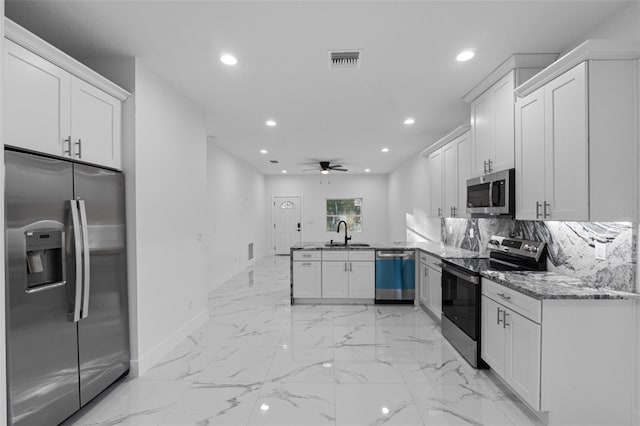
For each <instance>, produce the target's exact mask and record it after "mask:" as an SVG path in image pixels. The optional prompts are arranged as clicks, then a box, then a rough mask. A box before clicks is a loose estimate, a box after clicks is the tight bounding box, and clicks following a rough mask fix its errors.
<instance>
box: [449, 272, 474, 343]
mask: <svg viewBox="0 0 640 426" xmlns="http://www.w3.org/2000/svg"><path fill="white" fill-rule="evenodd" d="M442 314H443V315H445V316H446V317H447V318H448V319H449V320H450V321H451V322H453V323H454V324H455V325H456V326H457V327H458V328H459V329H460V330H462V331H463V332H464V333H465V334H466V335H467V336H469V337H470V338H471V339H472V340H474V341H477V340H478V338H479V334H480V277H479V276H477V275H474V274H469V273H466V272H463V271H460V270H459V269H457V268H454V267H452V266H449V265H448V264H446V263H444V262H443V264H442Z"/></svg>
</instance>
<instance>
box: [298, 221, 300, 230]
mask: <svg viewBox="0 0 640 426" xmlns="http://www.w3.org/2000/svg"><path fill="white" fill-rule="evenodd" d="M298 232H300V222H298Z"/></svg>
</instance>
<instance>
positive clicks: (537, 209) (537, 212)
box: [536, 201, 542, 219]
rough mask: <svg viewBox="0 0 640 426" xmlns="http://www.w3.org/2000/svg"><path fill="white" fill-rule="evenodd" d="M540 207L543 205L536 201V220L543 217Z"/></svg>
mask: <svg viewBox="0 0 640 426" xmlns="http://www.w3.org/2000/svg"><path fill="white" fill-rule="evenodd" d="M540 207H542V204H541V203H540V201H536V219H538V218H539V217H540V216H541V214H540Z"/></svg>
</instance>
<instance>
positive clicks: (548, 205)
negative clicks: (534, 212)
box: [542, 201, 551, 219]
mask: <svg viewBox="0 0 640 426" xmlns="http://www.w3.org/2000/svg"><path fill="white" fill-rule="evenodd" d="M547 207H549V208H551V204H549V203H547V202H546V201H545V202H544V208H543V209H542V213H543V214H542V218H543V219H546V218H547V216H549V217H551V212H549V213H547ZM549 210H551V209H549Z"/></svg>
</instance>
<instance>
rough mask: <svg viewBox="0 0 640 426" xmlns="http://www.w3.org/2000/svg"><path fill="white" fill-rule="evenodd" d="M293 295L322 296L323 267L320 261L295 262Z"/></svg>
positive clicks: (305, 296)
mask: <svg viewBox="0 0 640 426" xmlns="http://www.w3.org/2000/svg"><path fill="white" fill-rule="evenodd" d="M293 282H294V283H295V286H294V287H293V297H296V298H298V297H299V298H320V297H322V269H321V263H320V262H293Z"/></svg>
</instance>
